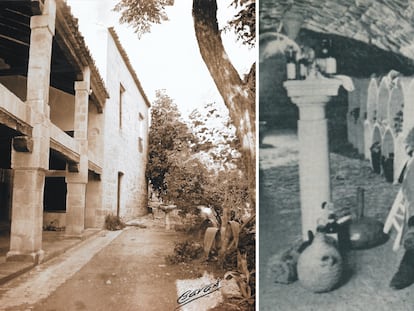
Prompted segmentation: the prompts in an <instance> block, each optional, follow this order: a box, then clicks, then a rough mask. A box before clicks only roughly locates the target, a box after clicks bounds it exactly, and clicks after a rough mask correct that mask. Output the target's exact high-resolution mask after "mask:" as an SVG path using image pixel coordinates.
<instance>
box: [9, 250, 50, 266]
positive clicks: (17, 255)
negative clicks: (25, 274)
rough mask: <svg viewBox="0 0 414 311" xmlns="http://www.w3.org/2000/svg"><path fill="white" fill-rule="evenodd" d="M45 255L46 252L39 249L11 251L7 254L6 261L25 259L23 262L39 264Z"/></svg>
mask: <svg viewBox="0 0 414 311" xmlns="http://www.w3.org/2000/svg"><path fill="white" fill-rule="evenodd" d="M44 257H45V252H44V251H43V250H38V251H37V252H31V253H22V252H19V251H12V250H11V251H9V252H8V253H7V255H6V261H20V262H21V261H23V262H33V263H34V264H39V263H41V262H42V261H43V259H44Z"/></svg>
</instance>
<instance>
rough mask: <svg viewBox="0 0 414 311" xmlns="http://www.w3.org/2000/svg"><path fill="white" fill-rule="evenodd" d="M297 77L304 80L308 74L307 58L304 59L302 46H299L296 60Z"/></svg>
mask: <svg viewBox="0 0 414 311" xmlns="http://www.w3.org/2000/svg"><path fill="white" fill-rule="evenodd" d="M298 67H299V79H301V80H305V79H306V77H307V75H308V60H307V59H306V55H305V50H304V47H303V46H301V47H300V58H299V60H298Z"/></svg>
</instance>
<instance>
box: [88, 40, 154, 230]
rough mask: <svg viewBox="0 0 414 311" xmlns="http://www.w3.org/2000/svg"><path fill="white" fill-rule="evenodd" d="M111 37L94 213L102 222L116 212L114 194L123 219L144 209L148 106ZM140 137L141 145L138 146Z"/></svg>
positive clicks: (140, 213) (142, 212)
mask: <svg viewBox="0 0 414 311" xmlns="http://www.w3.org/2000/svg"><path fill="white" fill-rule="evenodd" d="M115 40H116V39H114V38H113V37H112V36H111V35H110V34H109V35H108V42H107V49H108V51H107V55H108V60H107V79H106V86H107V89H108V92H109V95H110V98H109V99H108V100H107V102H106V104H105V109H104V117H105V128H104V133H103V135H104V167H103V174H102V186H103V202H102V208H100V209H98V210H97V214H96V217H97V223H98V224H99V223H100V222H103V220H104V217H105V215H107V214H109V213H112V214H116V213H117V207H118V198H119V214H120V216H121V217H123V218H124V219H129V218H132V217H135V216H139V215H142V214H144V213H146V210H147V209H146V202H147V185H146V180H145V167H146V161H147V160H146V159H147V150H148V148H147V144H148V137H147V135H148V134H147V133H148V106H147V104H146V103H145V100H144V97H143V95H142V94H141V93H140V91H139V89H138V87H137V85H136V83H135V81H134V79H133V77H132V74H131V72H130V70H129V69H128V67H127V65H126V63H125V60H124V58H123V57H122V55H121V51H119V49H118V47H117V45H116V44H115ZM121 88H122V89H123V90H124V91H123V92H121ZM121 93H122V108H121V109H122V112H121V120H122V121H121V122H122V125H121V126H120V97H121ZM140 139H142V146H143V148H142V149H140V147H139V141H140ZM119 180H120V187H119V194H118V181H119Z"/></svg>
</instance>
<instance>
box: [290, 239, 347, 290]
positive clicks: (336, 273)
mask: <svg viewBox="0 0 414 311" xmlns="http://www.w3.org/2000/svg"><path fill="white" fill-rule="evenodd" d="M297 271H298V279H299V282H300V284H301V285H302V286H303V287H304V288H306V289H308V290H310V291H312V292H315V293H322V292H328V291H330V290H332V289H334V288H335V287H336V286H337V285H338V284H339V282H340V281H341V277H342V271H343V266H342V257H341V255H340V253H339V251H338V250H337V248H336V247H335V246H334V243H333V242H332V240H330V239H329V237H326V235H325V234H324V233H323V232H317V233H316V235H315V238H314V239H313V242H312V244H311V245H310V246H309V247H307V248H306V249H305V250H304V251H303V253H302V254H301V255H300V256H299V259H298V265H297Z"/></svg>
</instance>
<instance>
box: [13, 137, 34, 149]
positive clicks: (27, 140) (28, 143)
mask: <svg viewBox="0 0 414 311" xmlns="http://www.w3.org/2000/svg"><path fill="white" fill-rule="evenodd" d="M13 148H14V150H16V151H17V152H29V153H31V152H32V151H33V139H32V138H31V137H27V136H16V137H14V138H13Z"/></svg>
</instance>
